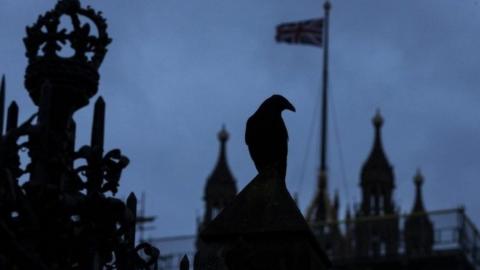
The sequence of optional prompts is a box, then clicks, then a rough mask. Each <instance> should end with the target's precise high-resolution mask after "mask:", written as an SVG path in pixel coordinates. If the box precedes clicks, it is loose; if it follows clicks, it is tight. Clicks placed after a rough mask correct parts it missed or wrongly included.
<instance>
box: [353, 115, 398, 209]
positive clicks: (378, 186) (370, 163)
mask: <svg viewBox="0 0 480 270" xmlns="http://www.w3.org/2000/svg"><path fill="white" fill-rule="evenodd" d="M372 123H373V126H374V128H375V136H374V140H373V146H372V150H371V151H370V154H369V156H368V158H367V160H366V161H365V163H364V164H363V168H362V172H361V180H360V186H361V187H362V193H363V194H362V205H361V211H362V215H379V214H383V213H386V214H392V213H393V212H394V211H395V210H394V205H393V202H392V193H393V189H394V187H395V184H394V176H393V169H392V166H391V165H390V162H389V161H388V159H387V156H386V154H385V151H384V149H383V144H382V134H381V129H382V126H383V123H384V120H383V117H382V115H381V114H380V111H379V110H377V112H376V114H375V116H374V117H373V119H372Z"/></svg>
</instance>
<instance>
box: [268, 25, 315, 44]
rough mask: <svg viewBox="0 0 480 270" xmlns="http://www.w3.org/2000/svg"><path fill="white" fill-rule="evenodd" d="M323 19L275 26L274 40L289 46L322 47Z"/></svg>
mask: <svg viewBox="0 0 480 270" xmlns="http://www.w3.org/2000/svg"><path fill="white" fill-rule="evenodd" d="M323 24H324V23H323V19H311V20H306V21H300V22H291V23H283V24H280V25H278V26H277V34H276V36H275V40H276V41H277V42H284V43H289V44H306V45H313V46H317V47H322V46H323Z"/></svg>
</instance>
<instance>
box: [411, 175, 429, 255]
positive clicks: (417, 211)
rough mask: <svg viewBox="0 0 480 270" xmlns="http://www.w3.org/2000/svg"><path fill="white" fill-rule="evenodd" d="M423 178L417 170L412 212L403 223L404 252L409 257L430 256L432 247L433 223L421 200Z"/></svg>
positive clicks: (414, 178) (414, 180) (414, 179)
mask: <svg viewBox="0 0 480 270" xmlns="http://www.w3.org/2000/svg"><path fill="white" fill-rule="evenodd" d="M423 181H424V178H423V175H422V173H421V171H420V169H418V170H417V172H416V174H415V176H414V177H413V182H414V184H415V189H416V192H415V193H416V194H415V202H414V204H413V207H412V212H411V213H410V215H408V217H407V220H406V221H405V232H404V238H405V251H406V253H407V254H408V255H410V256H418V255H425V254H430V252H431V251H432V247H433V231H434V230H433V223H432V221H431V220H430V217H429V216H428V214H427V213H426V211H425V206H424V204H423V198H422V184H423Z"/></svg>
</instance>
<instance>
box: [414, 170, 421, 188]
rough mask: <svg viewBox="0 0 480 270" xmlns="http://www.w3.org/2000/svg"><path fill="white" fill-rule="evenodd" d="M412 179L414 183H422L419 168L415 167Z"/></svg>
mask: <svg viewBox="0 0 480 270" xmlns="http://www.w3.org/2000/svg"><path fill="white" fill-rule="evenodd" d="M413 180H414V182H415V185H417V186H420V185H422V184H423V175H422V172H421V170H420V168H418V169H417V173H416V174H415V176H414V178H413Z"/></svg>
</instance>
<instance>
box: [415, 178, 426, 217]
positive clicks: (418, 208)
mask: <svg viewBox="0 0 480 270" xmlns="http://www.w3.org/2000/svg"><path fill="white" fill-rule="evenodd" d="M413 182H414V183H415V203H414V204H413V208H412V213H424V212H425V206H424V205H423V196H422V185H423V175H422V172H421V171H420V169H417V173H416V174H415V177H414V178H413Z"/></svg>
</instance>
